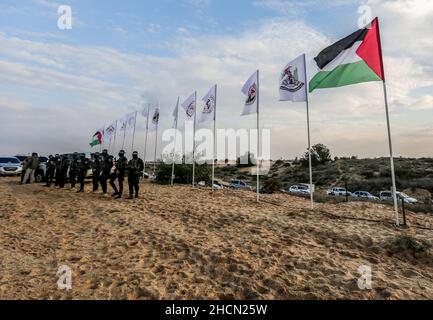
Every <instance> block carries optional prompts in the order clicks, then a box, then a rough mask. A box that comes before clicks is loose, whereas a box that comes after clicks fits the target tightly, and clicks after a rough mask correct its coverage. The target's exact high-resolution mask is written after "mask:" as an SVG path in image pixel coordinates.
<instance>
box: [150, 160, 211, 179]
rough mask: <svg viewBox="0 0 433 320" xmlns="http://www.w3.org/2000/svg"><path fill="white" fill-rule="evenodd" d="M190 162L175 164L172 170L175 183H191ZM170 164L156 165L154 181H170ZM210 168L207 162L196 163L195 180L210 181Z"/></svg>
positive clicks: (191, 167)
mask: <svg viewBox="0 0 433 320" xmlns="http://www.w3.org/2000/svg"><path fill="white" fill-rule="evenodd" d="M192 170H193V166H192V164H182V165H176V167H175V171H174V176H175V178H174V182H175V183H177V184H191V183H192ZM171 172H172V166H171V165H168V164H165V163H160V164H158V166H157V167H156V179H155V181H156V182H157V183H160V184H169V183H170V182H171ZM210 176H211V169H210V167H209V166H208V165H207V164H203V165H196V167H195V180H196V182H198V181H205V182H210Z"/></svg>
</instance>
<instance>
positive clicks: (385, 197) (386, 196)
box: [380, 191, 418, 204]
mask: <svg viewBox="0 0 433 320" xmlns="http://www.w3.org/2000/svg"><path fill="white" fill-rule="evenodd" d="M397 197H398V199H403V200H404V203H407V204H415V203H418V200H417V199H415V198H412V197H410V196H408V195H407V194H405V193H403V192H397ZM380 201H393V196H392V192H391V191H382V192H381V193H380Z"/></svg>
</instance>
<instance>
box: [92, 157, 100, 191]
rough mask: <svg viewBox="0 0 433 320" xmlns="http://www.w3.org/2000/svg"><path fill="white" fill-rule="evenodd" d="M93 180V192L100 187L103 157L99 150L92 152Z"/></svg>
mask: <svg viewBox="0 0 433 320" xmlns="http://www.w3.org/2000/svg"><path fill="white" fill-rule="evenodd" d="M91 169H92V182H93V192H96V191H98V189H99V179H100V178H101V157H100V155H99V152H96V153H95V154H92V164H91Z"/></svg>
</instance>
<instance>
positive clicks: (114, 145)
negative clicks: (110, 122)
mask: <svg viewBox="0 0 433 320" xmlns="http://www.w3.org/2000/svg"><path fill="white" fill-rule="evenodd" d="M117 122H118V120H116V129H115V130H114V141H113V153H115V152H116V136H117Z"/></svg>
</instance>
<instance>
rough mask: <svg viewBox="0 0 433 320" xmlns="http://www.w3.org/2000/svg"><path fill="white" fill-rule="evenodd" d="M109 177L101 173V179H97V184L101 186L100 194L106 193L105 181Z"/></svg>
mask: <svg viewBox="0 0 433 320" xmlns="http://www.w3.org/2000/svg"><path fill="white" fill-rule="evenodd" d="M108 178H109V175H108V174H106V173H101V177H100V178H99V183H100V184H101V188H102V192H103V193H107V181H108Z"/></svg>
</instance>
